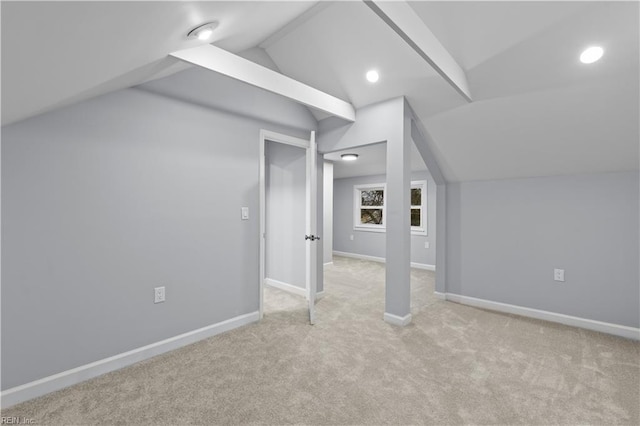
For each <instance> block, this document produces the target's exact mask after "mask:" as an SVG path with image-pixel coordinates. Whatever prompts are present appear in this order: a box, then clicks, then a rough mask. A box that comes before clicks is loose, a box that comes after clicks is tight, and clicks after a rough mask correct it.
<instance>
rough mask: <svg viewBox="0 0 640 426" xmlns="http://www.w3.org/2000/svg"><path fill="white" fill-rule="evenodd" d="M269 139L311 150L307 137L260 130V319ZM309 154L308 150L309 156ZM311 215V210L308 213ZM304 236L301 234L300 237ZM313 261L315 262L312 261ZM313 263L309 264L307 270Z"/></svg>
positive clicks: (263, 270)
mask: <svg viewBox="0 0 640 426" xmlns="http://www.w3.org/2000/svg"><path fill="white" fill-rule="evenodd" d="M267 141H271V142H277V143H282V144H286V145H292V146H297V147H299V148H304V149H305V150H307V151H309V148H310V141H308V140H305V139H300V138H296V137H293V136H288V135H283V134H281V133H276V132H272V131H269V130H260V277H259V279H260V286H259V288H260V319H262V317H263V316H264V280H265V278H266V276H265V275H266V270H265V255H266V247H265V233H266V198H267V195H266V180H265V176H266V169H265V167H266V164H265V152H266V143H267ZM308 157H309V154H308V152H307V158H308ZM310 177H311V175H310V172H309V165H308V164H307V178H306V179H307V194H309V193H310V192H309V189H310V187H311V182H310ZM308 196H309V195H307V197H308ZM306 214H307V216H309V212H307V213H306ZM302 237H303V236H302V235H301V236H300V238H302ZM312 263H313V262H312ZM310 266H311V265H307V270H308V269H309V267H310ZM309 278H310V277H309V274H307V283H306V294H307V297H309V290H310V286H311V283H310V282H309Z"/></svg>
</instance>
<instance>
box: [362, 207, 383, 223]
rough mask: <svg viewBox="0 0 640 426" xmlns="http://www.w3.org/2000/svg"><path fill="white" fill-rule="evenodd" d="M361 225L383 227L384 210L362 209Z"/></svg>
mask: <svg viewBox="0 0 640 426" xmlns="http://www.w3.org/2000/svg"><path fill="white" fill-rule="evenodd" d="M360 223H362V224H365V223H367V224H371V225H382V209H360Z"/></svg>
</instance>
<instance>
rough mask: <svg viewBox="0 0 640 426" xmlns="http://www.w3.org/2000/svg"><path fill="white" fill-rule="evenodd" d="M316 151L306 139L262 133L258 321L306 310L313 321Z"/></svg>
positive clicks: (314, 295) (318, 276) (316, 271)
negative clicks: (269, 315) (268, 315)
mask: <svg viewBox="0 0 640 426" xmlns="http://www.w3.org/2000/svg"><path fill="white" fill-rule="evenodd" d="M317 186H318V183H317V152H316V145H315V133H314V132H312V133H311V137H310V139H309V140H305V139H300V138H295V137H291V136H287V135H282V134H278V133H274V132H268V131H262V132H261V134H260V237H261V239H260V282H259V291H260V308H259V309H260V318H262V317H263V316H264V314H265V311H267V312H276V311H279V310H280V311H282V310H288V309H297V307H298V305H300V309H302V310H305V311H306V312H307V314H308V319H309V322H310V323H311V324H313V323H314V322H315V302H316V294H317V286H318V278H320V284H321V280H322V275H321V274H318V268H317V265H318V262H317V260H316V259H319V253H318V246H319V239H320V237H319V234H318V232H317V227H318V214H317ZM294 296H295V297H294Z"/></svg>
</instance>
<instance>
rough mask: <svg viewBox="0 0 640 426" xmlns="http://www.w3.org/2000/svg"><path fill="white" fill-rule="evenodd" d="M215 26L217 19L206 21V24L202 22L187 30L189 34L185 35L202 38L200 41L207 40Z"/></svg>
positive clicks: (216, 25)
mask: <svg viewBox="0 0 640 426" xmlns="http://www.w3.org/2000/svg"><path fill="white" fill-rule="evenodd" d="M217 27H218V22H217V21H213V22H208V23H206V24H202V25H200V26H199V27H196V28H194V29H192V30H191V31H189V34H187V37H189V38H197V39H198V40H202V41H204V40H208V39H209V38H210V37H211V35H212V34H213V30H215V29H216V28H217Z"/></svg>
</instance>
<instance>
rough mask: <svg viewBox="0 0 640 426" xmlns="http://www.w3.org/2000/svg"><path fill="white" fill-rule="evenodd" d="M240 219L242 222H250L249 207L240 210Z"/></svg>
mask: <svg viewBox="0 0 640 426" xmlns="http://www.w3.org/2000/svg"><path fill="white" fill-rule="evenodd" d="M240 217H241V218H242V220H249V207H241V208H240Z"/></svg>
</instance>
